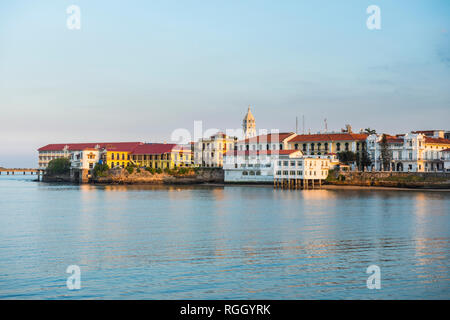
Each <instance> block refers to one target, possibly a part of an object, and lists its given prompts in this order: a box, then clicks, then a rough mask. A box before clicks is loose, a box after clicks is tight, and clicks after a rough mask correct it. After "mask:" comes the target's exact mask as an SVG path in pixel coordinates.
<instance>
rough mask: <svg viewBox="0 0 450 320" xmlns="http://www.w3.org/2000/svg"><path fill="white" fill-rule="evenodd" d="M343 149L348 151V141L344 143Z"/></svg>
mask: <svg viewBox="0 0 450 320" xmlns="http://www.w3.org/2000/svg"><path fill="white" fill-rule="evenodd" d="M345 151H348V142H346V143H345Z"/></svg>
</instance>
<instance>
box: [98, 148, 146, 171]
mask: <svg viewBox="0 0 450 320" xmlns="http://www.w3.org/2000/svg"><path fill="white" fill-rule="evenodd" d="M140 145H143V143H142V142H117V143H105V144H101V146H102V147H103V149H104V150H105V151H104V152H103V155H102V160H103V162H106V164H107V165H108V167H110V168H115V167H121V168H125V167H127V166H128V164H129V163H130V162H131V153H132V152H133V151H134V150H135V149H136V148H137V147H138V146H140Z"/></svg>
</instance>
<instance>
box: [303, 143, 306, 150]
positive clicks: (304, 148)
mask: <svg viewBox="0 0 450 320" xmlns="http://www.w3.org/2000/svg"><path fill="white" fill-rule="evenodd" d="M303 151H306V143H304V144H303Z"/></svg>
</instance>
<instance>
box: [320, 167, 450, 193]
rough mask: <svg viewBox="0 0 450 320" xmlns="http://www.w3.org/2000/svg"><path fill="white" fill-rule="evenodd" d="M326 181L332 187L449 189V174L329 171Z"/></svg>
mask: <svg viewBox="0 0 450 320" xmlns="http://www.w3.org/2000/svg"><path fill="white" fill-rule="evenodd" d="M326 181H327V183H328V184H333V185H350V186H379V187H397V188H430V189H450V173H449V172H409V173H408V172H352V171H350V172H345V171H330V173H329V175H328V178H327V180H326Z"/></svg>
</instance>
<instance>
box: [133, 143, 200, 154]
mask: <svg viewBox="0 0 450 320" xmlns="http://www.w3.org/2000/svg"><path fill="white" fill-rule="evenodd" d="M172 151H189V152H191V149H190V148H186V147H184V146H181V145H178V144H173V143H146V144H141V145H140V146H137V147H136V149H134V151H133V152H132V154H163V153H169V152H172Z"/></svg>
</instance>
